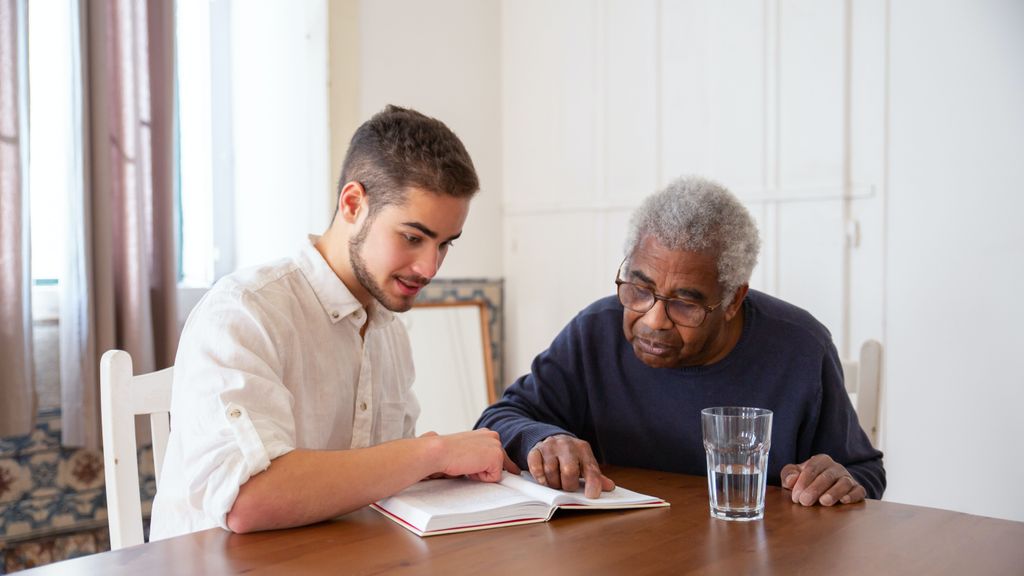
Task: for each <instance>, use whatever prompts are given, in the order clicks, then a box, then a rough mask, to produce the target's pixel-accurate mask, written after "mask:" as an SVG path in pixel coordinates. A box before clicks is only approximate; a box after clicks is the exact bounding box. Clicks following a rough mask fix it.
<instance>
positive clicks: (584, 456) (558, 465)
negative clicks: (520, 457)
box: [526, 434, 615, 498]
mask: <svg viewBox="0 0 1024 576" xmlns="http://www.w3.org/2000/svg"><path fill="white" fill-rule="evenodd" d="M526 460H527V464H529V466H530V474H532V475H533V478H534V479H535V480H536V481H537V483H538V484H540V485H542V486H548V487H551V488H556V489H561V490H565V491H566V492H575V491H576V490H578V489H579V487H580V478H583V482H584V488H583V494H584V495H585V496H586V497H587V498H597V497H599V496H600V495H601V492H602V491H604V492H608V491H611V490H614V489H615V482H612V480H611V478H608V477H607V476H605V475H604V474H602V473H601V467H600V466H598V464H597V459H596V458H594V451H593V450H591V449H590V444H589V443H588V442H586V441H585V440H580V439H579V438H574V437H572V436H569V435H567V434H557V435H555V436H548V437H547V438H545V439H543V440H541V441H540V442H537V444H536V445H535V446H534V447H533V448H532V449H531V450H530V453H529V454H528V455H527V457H526Z"/></svg>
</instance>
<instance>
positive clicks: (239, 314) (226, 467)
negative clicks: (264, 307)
mask: <svg viewBox="0 0 1024 576" xmlns="http://www.w3.org/2000/svg"><path fill="white" fill-rule="evenodd" d="M232 296H235V297H232ZM237 296H238V295H237V294H235V295H232V294H231V293H227V294H215V295H213V298H211V299H210V300H209V301H204V302H203V303H202V306H204V310H203V313H202V314H201V315H198V316H197V321H196V322H195V323H193V324H191V325H189V326H188V327H186V331H188V332H189V333H188V334H187V336H188V337H187V338H186V337H183V338H182V348H181V349H179V351H178V357H177V360H176V366H177V367H176V369H175V382H174V394H173V399H172V408H171V413H172V414H173V415H174V416H173V417H174V422H173V424H172V425H173V426H175V427H180V428H179V438H180V440H181V446H180V458H181V462H180V463H179V464H180V466H181V469H180V470H178V471H176V472H175V474H178V475H180V476H181V480H182V488H184V490H185V491H186V494H187V496H186V497H187V502H188V506H189V507H190V508H192V509H193V510H195V511H198V512H200V513H201V514H202V515H203V516H204V517H206V519H207V520H208V521H209V522H210V523H213V524H216V525H219V526H221V527H224V528H227V521H226V517H227V513H228V512H229V511H230V510H231V507H232V506H233V505H234V502H235V498H236V497H237V496H238V491H239V488H240V487H241V485H242V484H244V483H245V482H246V481H247V480H248V479H249V478H250V477H252V476H253V475H255V474H258V473H260V472H262V471H263V470H266V469H267V467H268V466H270V462H271V461H272V460H274V459H275V458H278V457H279V456H281V455H283V454H286V453H288V452H290V451H291V450H293V449H294V448H295V445H296V442H295V420H294V415H293V411H292V408H293V405H294V401H293V398H292V395H291V392H290V391H289V390H288V389H287V388H286V387H285V385H284V384H283V382H282V370H281V365H280V362H281V361H280V358H279V357H278V351H277V349H276V348H277V347H275V346H274V342H273V341H274V339H275V335H273V334H271V333H269V332H268V328H267V327H268V326H272V325H273V322H268V321H266V320H265V319H263V318H260V317H259V315H260V314H261V311H260V310H258V309H255V308H254V307H252V306H247V305H246V302H245V298H244V295H243V296H242V297H241V298H239V297H237Z"/></svg>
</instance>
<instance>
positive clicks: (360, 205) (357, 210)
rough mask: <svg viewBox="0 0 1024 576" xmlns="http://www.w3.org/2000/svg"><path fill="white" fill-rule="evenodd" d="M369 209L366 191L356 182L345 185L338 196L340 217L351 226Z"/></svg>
mask: <svg viewBox="0 0 1024 576" xmlns="http://www.w3.org/2000/svg"><path fill="white" fill-rule="evenodd" d="M368 207H369V199H368V198H367V197H366V189H365V188H363V185H362V184H360V183H359V182H356V181H354V180H353V181H351V182H347V183H345V186H344V187H343V188H342V189H341V194H338V216H340V217H341V218H342V219H343V220H344V221H345V222H348V223H349V224H355V223H356V221H358V220H359V217H360V216H362V214H363V212H365V211H366V210H367V209H368Z"/></svg>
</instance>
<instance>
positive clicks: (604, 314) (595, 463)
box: [477, 178, 885, 506]
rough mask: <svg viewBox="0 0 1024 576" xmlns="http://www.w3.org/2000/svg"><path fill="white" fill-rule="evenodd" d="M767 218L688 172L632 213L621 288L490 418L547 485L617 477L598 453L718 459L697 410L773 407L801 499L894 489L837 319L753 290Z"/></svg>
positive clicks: (773, 465) (657, 462) (656, 460)
mask: <svg viewBox="0 0 1024 576" xmlns="http://www.w3.org/2000/svg"><path fill="white" fill-rule="evenodd" d="M758 246H759V240H758V236H757V227H756V226H755V225H754V221H753V219H752V218H751V217H750V214H749V213H748V212H747V210H746V208H744V207H743V205H742V204H740V203H739V201H738V200H736V198H735V197H733V195H732V194H730V193H729V192H728V191H727V190H726V189H725V188H722V187H721V186H719V185H717V184H715V183H713V182H709V181H707V180H703V179H700V178H682V179H679V180H676V181H675V182H673V183H671V184H670V185H669V186H668V188H666V189H665V190H663V191H662V192H659V193H657V194H654V195H652V196H650V197H649V198H647V200H645V201H644V203H643V204H642V205H641V206H640V208H638V209H637V211H636V212H635V213H634V215H633V218H632V221H631V223H630V230H629V236H628V239H627V246H626V258H625V259H624V260H623V262H622V265H621V266H620V268H619V271H618V274H617V276H616V280H615V284H616V288H617V292H618V295H617V297H616V296H610V297H607V298H602V299H601V300H598V301H597V302H595V303H593V304H591V305H590V306H589V307H587V308H586V309H585V310H583V311H582V312H580V313H579V315H578V316H576V318H574V319H573V320H572V322H570V323H569V325H568V326H566V327H565V329H563V330H562V332H561V334H559V335H558V336H557V337H556V338H555V341H554V342H553V343H552V344H551V346H550V347H549V348H548V349H547V350H546V351H545V352H543V353H541V354H540V355H539V356H538V357H537V359H536V360H534V362H533V367H532V369H531V373H530V374H527V375H526V376H523V377H522V378H520V379H519V380H518V381H516V382H515V383H514V384H513V385H512V386H511V387H509V388H508V390H506V391H505V395H504V397H503V398H502V399H501V400H500V401H499V402H497V403H496V404H495V405H493V406H491V407H490V408H488V409H487V410H486V411H485V412H484V414H483V416H482V417H481V418H480V421H479V422H478V423H477V425H478V426H488V427H491V428H493V429H494V430H497V431H498V432H499V433H500V434H501V439H502V441H503V442H504V444H505V449H506V450H508V453H509V455H510V456H511V457H512V458H513V459H514V460H515V461H516V462H517V463H518V464H519V465H521V466H529V469H530V472H531V473H532V474H533V475H534V477H536V478H537V480H538V481H539V482H540V483H541V484H547V485H549V486H553V487H556V488H564V489H567V490H576V488H577V486H578V484H579V479H580V478H583V479H584V481H585V490H586V493H587V495H588V496H591V497H597V496H598V495H600V493H601V491H602V490H610V489H611V488H612V487H613V483H612V481H611V480H610V479H609V478H607V477H605V476H604V475H603V474H602V473H601V469H600V464H602V463H603V464H617V465H622V466H635V467H641V468H654V469H657V470H667V471H671V472H682V473H686V474H698V475H704V474H706V460H705V454H704V446H703V444H702V437H701V426H700V411H701V409H703V408H707V407H712V406H756V407H760V408H768V409H771V410H772V411H773V412H774V416H773V421H772V445H771V452H770V455H769V459H768V481H769V482H770V483H773V484H776V485H778V484H781V485H782V486H783V487H784V488H787V489H790V490H792V498H793V501H794V502H799V503H800V504H802V505H804V506H812V505H814V504H821V505H824V506H831V505H833V504H839V503H851V502H859V501H861V500H863V499H864V498H865V497H869V498H881V497H882V492H883V491H884V490H885V470H884V468H883V466H882V453H881V452H879V451H878V450H875V449H874V448H873V447H872V446H871V443H870V442H869V441H868V438H867V436H866V435H865V434H864V431H863V430H861V427H860V424H859V423H858V421H857V415H856V413H855V412H854V410H853V406H851V404H850V398H849V396H847V394H846V390H845V389H844V387H843V374H842V368H841V367H840V363H839V357H838V354H837V353H836V348H835V346H834V345H833V344H832V338H831V335H830V334H829V332H828V330H827V329H826V328H825V327H824V326H822V325H821V323H820V322H818V321H817V320H815V319H814V318H813V317H812V316H811V315H810V314H808V313H807V312H805V311H804V310H801V309H800V308H797V307H796V306H793V305H792V304H787V303H786V302H783V301H782V300H779V299H777V298H773V297H771V296H769V295H767V294H763V293H761V292H757V291H756V290H749V289H748V286H747V283H748V282H749V280H750V274H751V272H752V271H753V269H754V265H755V264H756V263H757V253H758Z"/></svg>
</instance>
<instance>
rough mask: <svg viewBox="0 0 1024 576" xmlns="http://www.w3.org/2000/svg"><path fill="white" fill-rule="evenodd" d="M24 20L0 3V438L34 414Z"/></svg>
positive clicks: (25, 426)
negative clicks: (26, 180) (22, 24)
mask: <svg viewBox="0 0 1024 576" xmlns="http://www.w3.org/2000/svg"><path fill="white" fill-rule="evenodd" d="M24 19H25V3H24V1H23V0H0V437H4V436H13V435H23V434H27V433H28V432H30V431H31V429H32V424H33V422H34V421H35V414H36V396H35V386H34V382H33V378H32V308H31V301H32V299H31V279H32V277H31V274H30V272H29V263H30V259H29V251H28V247H29V234H28V199H27V194H26V188H27V186H26V185H25V182H24V180H23V175H25V174H27V172H28V162H27V158H28V141H27V140H26V138H25V136H26V130H25V124H26V117H27V115H26V114H25V110H26V109H25V87H26V82H25V38H24V35H23V33H22V31H23V30H25V27H24V26H19V21H20V22H22V23H24V21H25V20H24Z"/></svg>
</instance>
